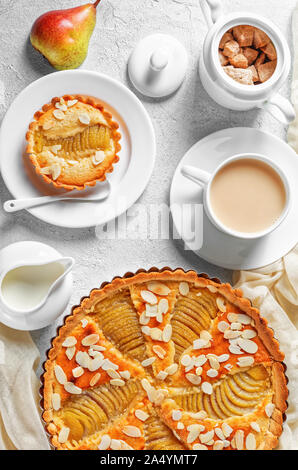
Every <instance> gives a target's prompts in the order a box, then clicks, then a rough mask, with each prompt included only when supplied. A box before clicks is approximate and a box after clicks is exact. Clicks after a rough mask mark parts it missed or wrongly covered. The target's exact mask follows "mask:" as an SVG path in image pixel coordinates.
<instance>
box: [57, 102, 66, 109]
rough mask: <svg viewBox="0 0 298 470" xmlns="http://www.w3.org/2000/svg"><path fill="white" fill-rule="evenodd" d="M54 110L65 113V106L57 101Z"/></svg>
mask: <svg viewBox="0 0 298 470" xmlns="http://www.w3.org/2000/svg"><path fill="white" fill-rule="evenodd" d="M55 108H57V109H60V110H61V111H67V106H66V104H61V103H59V102H58V101H57V103H56V104H55Z"/></svg>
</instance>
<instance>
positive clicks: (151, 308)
mask: <svg viewBox="0 0 298 470" xmlns="http://www.w3.org/2000/svg"><path fill="white" fill-rule="evenodd" d="M157 314H158V311H157V304H156V305H151V304H146V310H145V315H146V317H149V318H153V317H156V315H157Z"/></svg>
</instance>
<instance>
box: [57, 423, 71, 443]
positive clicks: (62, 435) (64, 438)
mask: <svg viewBox="0 0 298 470" xmlns="http://www.w3.org/2000/svg"><path fill="white" fill-rule="evenodd" d="M69 432H70V429H69V428H67V427H65V426H64V427H63V428H62V429H61V430H60V432H59V436H58V441H59V442H60V444H65V442H66V441H67V439H68V436H69Z"/></svg>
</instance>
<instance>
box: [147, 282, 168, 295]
mask: <svg viewBox="0 0 298 470" xmlns="http://www.w3.org/2000/svg"><path fill="white" fill-rule="evenodd" d="M147 287H148V290H150V291H151V292H153V293H154V294H157V295H162V296H165V295H169V293H170V292H171V289H169V288H168V286H166V285H165V284H163V283H161V282H158V281H151V282H148V284H147Z"/></svg>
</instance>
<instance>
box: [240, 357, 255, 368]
mask: <svg viewBox="0 0 298 470" xmlns="http://www.w3.org/2000/svg"><path fill="white" fill-rule="evenodd" d="M254 362H255V360H254V358H253V357H250V356H242V357H239V359H238V362H237V366H239V367H249V366H252V365H253V364H254Z"/></svg>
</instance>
